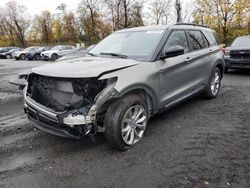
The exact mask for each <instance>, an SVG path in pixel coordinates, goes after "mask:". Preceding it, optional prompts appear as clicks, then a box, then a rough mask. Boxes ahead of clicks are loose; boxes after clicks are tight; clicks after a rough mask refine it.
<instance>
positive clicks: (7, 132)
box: [0, 60, 250, 188]
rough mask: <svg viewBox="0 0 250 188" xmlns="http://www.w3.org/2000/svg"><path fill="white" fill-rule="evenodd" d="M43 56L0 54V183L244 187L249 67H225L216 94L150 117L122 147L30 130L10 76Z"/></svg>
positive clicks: (248, 179) (6, 187)
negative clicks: (133, 141) (138, 136)
mask: <svg viewBox="0 0 250 188" xmlns="http://www.w3.org/2000/svg"><path fill="white" fill-rule="evenodd" d="M45 63H47V62H42V61H39V62H36V61H15V60H0V187H1V188H12V187H14V188H44V187H46V188H50V187H51V188H52V187H53V188H54V187H60V188H66V187H67V188H68V187H119V188H120V187H143V188H146V187H164V188H165V187H167V188H168V187H169V188H176V187H178V188H179V187H180V188H189V187H190V188H199V187H211V188H224V187H234V188H249V187H250V70H242V71H230V73H228V74H226V75H225V76H224V78H223V81H222V88H221V91H220V93H219V95H218V97H217V98H216V99H213V100H204V99H203V98H202V97H200V96H197V97H195V98H194V99H191V100H188V101H186V102H184V103H183V104H180V105H179V106H177V107H175V108H173V109H171V110H169V111H167V112H165V113H162V114H160V115H157V116H155V117H153V118H152V119H151V120H150V122H149V126H148V127H147V131H146V135H145V137H144V139H143V140H142V141H141V142H140V143H139V144H138V145H136V146H135V147H134V148H131V149H130V150H128V151H125V152H119V151H116V150H113V149H112V148H110V147H109V146H108V145H107V143H106V141H105V138H104V136H103V135H102V134H98V135H97V136H96V141H95V142H93V141H91V140H90V139H88V138H86V139H83V140H74V139H65V138H60V137H57V136H53V135H49V134H47V133H44V132H42V131H40V130H37V129H35V128H34V127H32V126H31V125H30V123H29V122H28V120H27V118H26V116H25V114H24V112H23V102H22V94H21V91H18V88H17V87H16V86H13V85H10V84H9V83H8V80H9V79H10V78H11V77H12V76H14V75H16V74H18V73H20V72H21V71H24V70H27V69H30V68H31V67H34V66H38V65H42V64H45Z"/></svg>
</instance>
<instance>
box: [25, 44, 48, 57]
mask: <svg viewBox="0 0 250 188" xmlns="http://www.w3.org/2000/svg"><path fill="white" fill-rule="evenodd" d="M50 49H51V47H50V46H42V47H40V48H37V49H35V50H31V51H29V52H28V53H26V58H28V59H29V60H40V59H41V53H42V52H44V51H48V50H50Z"/></svg>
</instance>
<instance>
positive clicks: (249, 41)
mask: <svg viewBox="0 0 250 188" xmlns="http://www.w3.org/2000/svg"><path fill="white" fill-rule="evenodd" d="M231 46H232V47H250V36H245V37H238V38H236V39H235V40H234V41H233V43H232V44H231Z"/></svg>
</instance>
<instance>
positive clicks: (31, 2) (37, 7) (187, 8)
mask: <svg viewBox="0 0 250 188" xmlns="http://www.w3.org/2000/svg"><path fill="white" fill-rule="evenodd" d="M9 1H10V0H0V6H4V5H5V3H7V2H9ZM15 1H16V2H17V3H18V4H21V5H24V6H25V7H27V9H28V10H27V12H28V14H29V15H31V16H34V15H36V14H40V12H41V11H44V10H48V11H50V12H52V13H54V14H56V13H59V12H60V11H59V10H56V8H57V7H58V6H59V5H60V4H62V3H65V4H66V5H67V10H70V11H73V12H74V11H76V9H77V7H78V5H79V3H80V2H81V0H15ZM144 1H145V2H146V3H145V4H144V10H143V12H144V16H145V17H144V18H146V20H145V23H147V22H148V20H150V19H151V18H150V17H151V15H150V14H148V13H149V9H148V7H149V4H150V2H151V1H152V0H144ZM173 2H174V0H173ZM181 2H182V3H183V5H182V6H183V15H185V14H190V16H189V17H191V12H192V9H193V5H192V4H193V0H181ZM173 9H174V7H173ZM174 14H175V13H174V10H172V13H171V15H174Z"/></svg>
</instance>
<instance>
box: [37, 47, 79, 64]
mask: <svg viewBox="0 0 250 188" xmlns="http://www.w3.org/2000/svg"><path fill="white" fill-rule="evenodd" d="M72 49H74V46H69V45H60V46H55V47H53V48H52V49H51V50H48V51H44V52H42V53H41V58H42V59H44V60H52V61H55V60H57V59H58V58H59V57H62V56H64V55H65V54H67V53H68V52H70V50H72Z"/></svg>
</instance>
